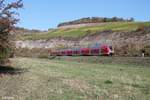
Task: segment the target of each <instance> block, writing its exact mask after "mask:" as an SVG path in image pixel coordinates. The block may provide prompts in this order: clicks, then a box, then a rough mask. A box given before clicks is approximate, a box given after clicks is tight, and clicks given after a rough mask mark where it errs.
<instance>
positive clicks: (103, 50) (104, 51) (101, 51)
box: [50, 44, 114, 56]
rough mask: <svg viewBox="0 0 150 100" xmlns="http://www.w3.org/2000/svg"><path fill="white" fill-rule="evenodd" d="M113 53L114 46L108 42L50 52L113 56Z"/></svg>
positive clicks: (59, 54) (51, 54)
mask: <svg viewBox="0 0 150 100" xmlns="http://www.w3.org/2000/svg"><path fill="white" fill-rule="evenodd" d="M113 54H114V49H113V47H112V46H110V45H107V44H104V45H100V44H99V45H95V46H91V47H83V48H72V49H60V50H54V51H51V52H50V56H100V55H104V56H112V55H113Z"/></svg>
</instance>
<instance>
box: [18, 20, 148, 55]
mask: <svg viewBox="0 0 150 100" xmlns="http://www.w3.org/2000/svg"><path fill="white" fill-rule="evenodd" d="M95 43H102V44H103V43H107V44H110V45H113V46H114V47H115V51H117V52H116V54H117V55H126V56H139V55H140V52H141V50H142V49H144V50H145V51H146V54H147V55H148V56H150V22H113V23H106V24H104V25H98V26H86V27H80V28H73V29H72V28H71V29H70V28H69V29H54V30H51V31H48V32H45V34H28V35H20V36H19V37H18V36H17V37H16V47H17V48H19V49H20V50H21V48H26V49H35V48H38V49H54V48H71V47H81V46H82V47H83V46H89V45H91V44H95Z"/></svg>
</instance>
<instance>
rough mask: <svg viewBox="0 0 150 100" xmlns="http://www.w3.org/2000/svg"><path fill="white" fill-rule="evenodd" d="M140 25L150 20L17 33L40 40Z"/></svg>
mask: <svg viewBox="0 0 150 100" xmlns="http://www.w3.org/2000/svg"><path fill="white" fill-rule="evenodd" d="M140 26H150V22H110V23H105V24H103V25H100V26H87V27H80V28H71V29H70V28H68V29H54V30H51V31H49V32H47V33H45V34H25V35H23V34H21V35H17V40H39V39H50V38H57V37H62V38H81V37H84V36H86V35H92V34H95V33H97V32H103V31H108V30H111V31H114V32H118V31H119V32H127V31H134V30H136V29H138V28H139V27H140Z"/></svg>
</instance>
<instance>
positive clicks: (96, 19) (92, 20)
mask: <svg viewBox="0 0 150 100" xmlns="http://www.w3.org/2000/svg"><path fill="white" fill-rule="evenodd" d="M133 21H134V18H130V19H124V18H119V17H112V18H107V17H87V18H81V19H78V20H74V21H69V22H64V23H60V24H59V25H58V27H61V26H67V25H76V24H86V23H105V22H133Z"/></svg>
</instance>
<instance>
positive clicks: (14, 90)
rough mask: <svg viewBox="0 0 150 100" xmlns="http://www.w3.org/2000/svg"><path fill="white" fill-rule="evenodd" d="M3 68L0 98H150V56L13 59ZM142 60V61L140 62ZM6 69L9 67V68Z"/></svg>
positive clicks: (48, 99)
mask: <svg viewBox="0 0 150 100" xmlns="http://www.w3.org/2000/svg"><path fill="white" fill-rule="evenodd" d="M11 61H12V62H13V64H12V65H13V67H14V69H22V70H23V71H21V72H20V73H18V74H17V73H16V74H12V73H13V72H15V70H14V69H13V70H12V68H11V69H10V68H7V70H5V72H3V71H2V67H0V69H1V70H0V76H1V77H0V99H4V97H5V96H7V97H10V98H13V99H14V100H60V99H61V100H149V98H150V84H149V83H150V78H149V77H150V62H149V61H150V58H135V57H131V58H130V57H126V58H120V57H115V58H111V57H58V58H55V59H52V60H49V59H38V58H13V59H11ZM118 61H119V62H118ZM140 62H142V63H140ZM5 69H6V68H5Z"/></svg>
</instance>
